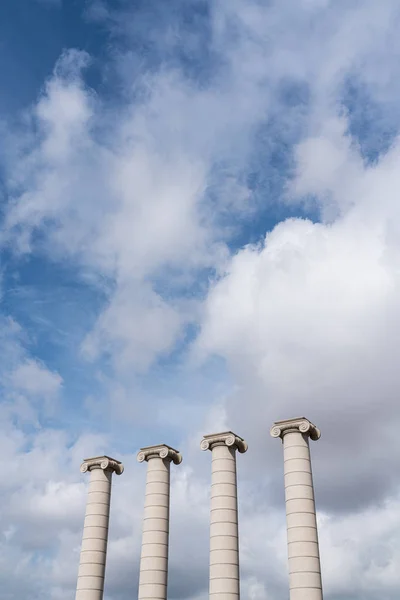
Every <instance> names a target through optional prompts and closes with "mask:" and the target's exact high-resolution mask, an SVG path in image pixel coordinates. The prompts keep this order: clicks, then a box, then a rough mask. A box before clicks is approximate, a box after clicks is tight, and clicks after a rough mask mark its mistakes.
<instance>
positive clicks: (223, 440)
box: [200, 431, 248, 454]
mask: <svg viewBox="0 0 400 600" xmlns="http://www.w3.org/2000/svg"><path fill="white" fill-rule="evenodd" d="M224 444H225V445H226V446H229V447H234V448H235V449H236V450H238V451H239V452H240V453H241V454H243V453H244V452H246V451H247V449H248V445H247V442H245V441H244V439H243V438H241V437H240V436H238V435H236V433H233V432H232V431H224V432H222V433H213V434H211V435H205V436H204V437H203V439H202V440H201V443H200V448H201V449H202V450H212V449H213V446H215V445H218V446H221V445H224Z"/></svg>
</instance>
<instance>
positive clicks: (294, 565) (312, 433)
mask: <svg viewBox="0 0 400 600" xmlns="http://www.w3.org/2000/svg"><path fill="white" fill-rule="evenodd" d="M271 435H272V437H276V438H278V437H280V438H281V439H282V443H283V458H284V476H285V500H286V521H287V541H288V557H289V583H290V600H322V581H321V565H320V558H319V544H318V531H317V520H316V514H315V502H314V486H313V478H312V470H311V458H310V448H309V438H311V439H312V440H318V439H319V438H320V437H321V433H320V431H319V429H318V428H317V427H316V426H315V425H313V424H312V423H311V422H310V421H309V420H308V419H305V418H304V417H300V418H297V419H288V420H287V421H277V422H276V423H274V425H273V427H272V428H271Z"/></svg>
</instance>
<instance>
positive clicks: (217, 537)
mask: <svg viewBox="0 0 400 600" xmlns="http://www.w3.org/2000/svg"><path fill="white" fill-rule="evenodd" d="M200 447H201V449H202V450H211V453H212V458H211V465H212V466H211V511H210V513H211V514H210V516H211V518H210V598H214V599H216V598H218V600H239V597H240V574H239V532H238V510H237V481H236V450H239V452H241V453H243V452H246V450H247V444H246V442H245V441H244V440H243V439H242V438H241V437H239V436H237V435H235V434H234V433H232V432H231V431H226V432H224V433H216V434H213V435H205V436H204V438H203V440H202V442H201V444H200Z"/></svg>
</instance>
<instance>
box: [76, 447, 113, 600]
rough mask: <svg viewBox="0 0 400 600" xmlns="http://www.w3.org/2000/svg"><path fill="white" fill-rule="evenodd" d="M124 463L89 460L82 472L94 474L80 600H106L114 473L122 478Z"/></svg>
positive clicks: (85, 528)
mask: <svg viewBox="0 0 400 600" xmlns="http://www.w3.org/2000/svg"><path fill="white" fill-rule="evenodd" d="M123 470H124V467H123V465H122V463H120V462H119V461H118V460H114V459H113V458H109V457H108V456H97V457H95V458H87V459H85V460H84V461H83V463H82V465H81V472H82V473H86V471H89V472H90V482H89V493H88V499H87V504H86V514H85V522H84V526H83V537H82V548H81V555H80V562H79V571H78V583H77V586H76V596H75V599H76V600H102V598H103V592H104V574H105V568H106V555H107V540H108V523H109V518H110V500H111V479H112V474H113V473H117V475H121V473H123Z"/></svg>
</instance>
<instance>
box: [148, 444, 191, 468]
mask: <svg viewBox="0 0 400 600" xmlns="http://www.w3.org/2000/svg"><path fill="white" fill-rule="evenodd" d="M151 458H162V459H163V460H170V461H172V462H173V463H174V464H175V465H179V464H180V463H181V462H182V455H181V454H180V452H179V451H178V450H175V448H171V446H167V444H159V445H158V446H146V447H145V448H141V449H140V451H139V452H138V455H137V460H138V462H143V461H148V460H150V459H151Z"/></svg>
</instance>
